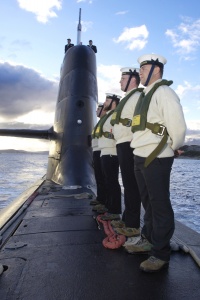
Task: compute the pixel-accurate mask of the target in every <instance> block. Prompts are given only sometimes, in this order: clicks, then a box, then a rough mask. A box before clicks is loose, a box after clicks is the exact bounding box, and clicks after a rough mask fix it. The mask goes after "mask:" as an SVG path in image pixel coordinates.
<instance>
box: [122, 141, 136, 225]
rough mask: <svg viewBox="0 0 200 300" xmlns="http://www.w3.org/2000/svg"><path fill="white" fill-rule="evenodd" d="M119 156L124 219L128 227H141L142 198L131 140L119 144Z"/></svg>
mask: <svg viewBox="0 0 200 300" xmlns="http://www.w3.org/2000/svg"><path fill="white" fill-rule="evenodd" d="M117 156H118V160H119V165H120V169H121V175H122V182H123V186H124V204H125V210H124V213H123V218H122V219H123V220H124V222H125V224H126V227H131V228H139V227H140V208H141V198H140V193H139V189H138V185H137V181H136V178H135V172H134V155H133V149H132V148H131V147H130V142H125V143H120V144H117Z"/></svg>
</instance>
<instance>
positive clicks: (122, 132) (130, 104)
mask: <svg viewBox="0 0 200 300" xmlns="http://www.w3.org/2000/svg"><path fill="white" fill-rule="evenodd" d="M131 91H132V90H130V91H128V92H127V93H126V95H128V94H129V93H130V92H131ZM126 95H125V96H126ZM139 97H140V92H135V93H134V94H133V95H132V96H130V98H129V99H128V100H127V102H126V104H125V105H124V107H123V110H122V113H121V118H122V119H126V118H128V119H131V120H132V118H133V113H134V110H135V106H136V103H137V100H138V98H139ZM121 101H122V100H121ZM113 134H114V137H115V140H116V144H120V143H124V142H131V140H132V138H133V133H132V131H131V126H130V127H126V126H124V125H122V123H119V124H115V125H114V128H113Z"/></svg>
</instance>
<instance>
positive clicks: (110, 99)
mask: <svg viewBox="0 0 200 300" xmlns="http://www.w3.org/2000/svg"><path fill="white" fill-rule="evenodd" d="M120 98H121V96H118V95H114V94H111V93H107V94H106V100H105V102H104V110H105V111H106V115H105V116H104V117H103V118H102V119H101V121H100V122H99V126H98V127H97V130H96V135H97V137H98V138H99V140H98V146H99V148H100V149H101V164H102V169H103V174H104V181H105V186H106V204H105V206H106V208H107V209H108V212H107V213H106V215H104V216H102V217H101V218H102V220H118V219H120V214H121V188H120V184H119V181H118V176H119V162H118V157H117V151H116V142H115V140H114V135H113V132H112V130H113V126H112V125H111V124H110V120H111V116H112V114H113V111H114V109H115V108H116V106H117V105H118V104H119V100H120Z"/></svg>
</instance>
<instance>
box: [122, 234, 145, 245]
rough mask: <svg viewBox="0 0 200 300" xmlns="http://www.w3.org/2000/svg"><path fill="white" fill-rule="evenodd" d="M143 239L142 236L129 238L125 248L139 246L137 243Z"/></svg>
mask: <svg viewBox="0 0 200 300" xmlns="http://www.w3.org/2000/svg"><path fill="white" fill-rule="evenodd" d="M140 239H141V236H135V237H129V238H128V239H127V241H126V242H125V243H124V245H123V247H126V246H131V245H135V244H137V242H138V241H139V240H140Z"/></svg>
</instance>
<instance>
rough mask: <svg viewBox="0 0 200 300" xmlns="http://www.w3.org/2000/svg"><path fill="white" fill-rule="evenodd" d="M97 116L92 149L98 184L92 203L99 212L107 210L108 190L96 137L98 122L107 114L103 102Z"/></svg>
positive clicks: (94, 209)
mask: <svg viewBox="0 0 200 300" xmlns="http://www.w3.org/2000/svg"><path fill="white" fill-rule="evenodd" d="M96 113H97V117H98V118H100V119H99V121H98V122H97V124H96V126H95V127H94V129H93V132H92V149H93V165H94V174H95V179H96V185H97V197H96V199H95V200H92V201H91V202H90V204H91V205H94V207H93V209H92V210H93V211H96V212H97V213H104V212H106V211H107V209H106V207H105V200H106V192H105V182H104V176H103V170H102V167H101V157H100V155H101V150H100V148H99V146H98V138H97V137H95V132H96V129H97V127H98V124H99V122H100V120H101V118H102V117H103V116H104V115H105V114H106V111H105V110H104V109H103V103H99V105H98V108H97V111H96Z"/></svg>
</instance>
